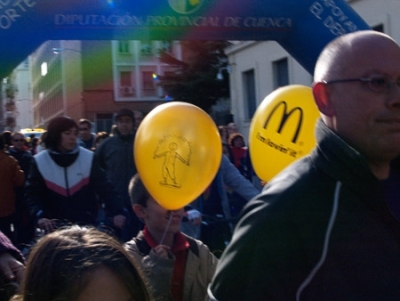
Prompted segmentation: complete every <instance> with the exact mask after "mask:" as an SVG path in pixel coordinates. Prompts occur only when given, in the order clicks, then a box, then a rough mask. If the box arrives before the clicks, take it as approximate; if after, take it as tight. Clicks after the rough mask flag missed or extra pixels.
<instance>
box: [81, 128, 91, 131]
mask: <svg viewBox="0 0 400 301" xmlns="http://www.w3.org/2000/svg"><path fill="white" fill-rule="evenodd" d="M79 130H80V131H88V130H89V129H88V128H79Z"/></svg>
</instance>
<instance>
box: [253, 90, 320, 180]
mask: <svg viewBox="0 0 400 301" xmlns="http://www.w3.org/2000/svg"><path fill="white" fill-rule="evenodd" d="M319 116H320V113H319V111H318V109H317V106H316V105H315V103H314V98H313V95H312V91H311V88H310V87H307V86H302V85H289V86H285V87H282V88H279V89H277V90H275V91H273V92H272V93H271V94H269V95H268V96H267V97H266V98H265V99H264V100H263V101H262V103H261V104H260V105H259V107H258V108H257V110H256V112H255V114H254V117H253V119H252V122H251V125H250V132H249V150H250V157H251V162H252V164H253V167H254V170H255V172H256V174H257V176H258V177H259V178H260V179H261V180H263V181H265V182H268V181H270V180H271V178H273V177H274V176H275V175H276V174H278V173H279V172H280V171H281V170H282V169H284V168H285V167H286V166H288V165H289V164H290V163H292V162H293V161H295V160H297V159H299V158H301V157H303V156H304V155H307V154H308V153H310V151H311V150H312V149H313V148H314V146H315V144H316V140H315V137H314V128H315V124H316V121H317V120H318V118H319Z"/></svg>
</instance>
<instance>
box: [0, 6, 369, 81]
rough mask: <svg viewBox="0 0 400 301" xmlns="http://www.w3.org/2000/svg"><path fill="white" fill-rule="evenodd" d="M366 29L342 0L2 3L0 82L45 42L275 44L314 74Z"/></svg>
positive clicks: (365, 25)
mask: <svg viewBox="0 0 400 301" xmlns="http://www.w3.org/2000/svg"><path fill="white" fill-rule="evenodd" d="M368 28H369V27H368V25H367V24H366V23H365V22H364V21H363V20H362V19H361V18H360V16H358V15H357V13H356V12H355V11H354V10H353V9H352V8H351V7H350V6H349V5H348V4H347V3H346V2H345V1H344V0H279V1H272V0H141V1H133V0H0V78H1V77H4V76H6V75H7V74H8V73H9V72H11V71H12V69H13V68H14V67H15V66H16V65H17V64H18V63H20V62H21V61H22V60H23V59H24V58H26V57H27V56H28V55H29V54H30V53H31V52H32V51H34V50H35V49H36V48H37V47H38V46H39V45H40V44H41V43H43V42H44V41H46V40H124V39H130V40H141V39H144V40H185V39H192V40H275V41H277V42H278V43H279V44H281V45H282V46H283V47H284V48H285V49H286V50H287V51H288V52H289V53H290V54H291V55H292V56H293V57H294V58H295V59H296V60H297V61H298V62H299V63H300V64H301V65H302V66H303V67H304V68H305V69H306V70H307V71H308V72H310V73H312V72H313V68H314V64H315V61H316V59H317V57H318V54H319V53H320V51H321V49H322V48H323V47H324V46H325V45H326V44H327V43H328V42H329V41H330V40H332V39H333V38H335V37H336V36H339V35H342V34H344V33H348V32H352V31H357V30H363V29H368Z"/></svg>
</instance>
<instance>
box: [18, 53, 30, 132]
mask: <svg viewBox="0 0 400 301" xmlns="http://www.w3.org/2000/svg"><path fill="white" fill-rule="evenodd" d="M14 74H15V84H16V86H17V89H18V91H17V92H16V97H15V110H16V123H15V130H16V131H19V130H21V129H23V128H32V127H33V111H32V91H31V81H30V69H29V61H28V60H25V61H24V62H22V63H21V64H19V65H18V67H17V68H16V69H15V70H14Z"/></svg>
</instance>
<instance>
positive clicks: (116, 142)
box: [95, 108, 142, 241]
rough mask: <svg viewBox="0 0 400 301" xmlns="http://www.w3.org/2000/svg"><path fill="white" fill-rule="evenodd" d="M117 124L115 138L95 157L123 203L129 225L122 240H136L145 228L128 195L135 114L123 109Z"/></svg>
mask: <svg viewBox="0 0 400 301" xmlns="http://www.w3.org/2000/svg"><path fill="white" fill-rule="evenodd" d="M115 120H116V129H115V134H114V135H113V136H111V137H109V138H107V139H106V140H104V141H103V143H102V144H101V145H100V146H99V147H98V148H97V149H96V151H95V156H96V157H97V158H98V159H99V162H100V165H101V166H102V168H103V169H104V170H105V171H106V174H107V177H108V179H109V180H110V181H111V183H112V184H113V185H114V187H115V190H116V191H117V192H118V193H119V194H120V196H121V198H122V199H123V201H124V205H125V211H126V216H127V221H126V224H125V227H124V229H123V230H122V232H121V233H120V234H119V238H120V239H121V240H123V241H128V240H130V239H131V238H132V237H134V236H136V234H137V233H138V232H139V230H140V228H141V227H142V224H141V222H140V221H139V219H138V218H137V217H136V216H135V214H134V213H133V210H132V206H131V205H130V197H129V194H128V186H129V181H130V180H131V178H132V177H133V175H135V174H136V165H135V161H134V159H133V143H134V138H135V131H134V123H135V117H134V113H133V111H132V110H129V109H126V108H123V109H120V110H119V111H118V112H117V113H116V115H115Z"/></svg>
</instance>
